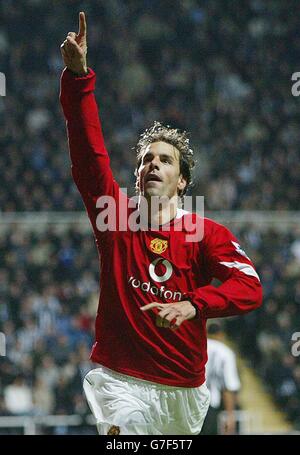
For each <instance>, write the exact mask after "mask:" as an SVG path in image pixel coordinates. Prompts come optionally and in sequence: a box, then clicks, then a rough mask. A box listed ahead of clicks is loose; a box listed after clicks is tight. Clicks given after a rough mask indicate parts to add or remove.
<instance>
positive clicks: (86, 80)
mask: <svg viewBox="0 0 300 455" xmlns="http://www.w3.org/2000/svg"><path fill="white" fill-rule="evenodd" d="M61 53H62V57H63V61H64V64H65V65H66V68H65V69H64V71H63V74H62V77H61V90H60V102H61V105H62V108H63V112H64V115H65V118H66V125H67V133H68V142H69V150H70V157H71V163H72V175H73V178H74V181H75V183H76V185H77V187H78V189H79V191H80V193H81V196H82V198H83V201H84V204H85V206H86V209H87V211H88V215H89V217H90V220H91V222H92V225H93V228H94V230H95V229H96V227H95V220H96V217H97V214H98V213H99V210H97V209H96V202H97V199H98V197H99V196H102V195H109V196H114V197H117V196H118V191H119V187H118V185H117V183H116V182H115V181H114V179H113V176H112V172H111V169H110V164H109V157H108V154H107V150H106V147H105V144H104V139H103V134H102V129H101V123H100V119H99V113H98V107H97V103H96V100H95V96H94V90H95V82H96V75H95V73H94V71H93V70H92V69H91V68H88V67H87V26H86V19H85V14H84V13H83V12H81V13H80V14H79V30H78V33H77V34H76V33H75V32H69V33H68V35H67V37H66V39H65V41H64V42H63V44H62V45H61Z"/></svg>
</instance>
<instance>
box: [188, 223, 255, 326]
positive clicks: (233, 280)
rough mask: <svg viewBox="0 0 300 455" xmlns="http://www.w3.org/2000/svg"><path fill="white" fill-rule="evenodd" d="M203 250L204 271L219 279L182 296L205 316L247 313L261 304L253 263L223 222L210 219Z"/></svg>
mask: <svg viewBox="0 0 300 455" xmlns="http://www.w3.org/2000/svg"><path fill="white" fill-rule="evenodd" d="M210 223H211V224H207V229H206V230H207V231H208V232H206V233H205V236H204V240H203V249H202V254H204V267H205V272H206V273H207V275H208V276H209V277H210V279H212V278H217V279H218V280H220V281H221V282H222V284H221V285H220V286H219V287H215V286H212V285H207V286H203V287H200V288H197V289H195V290H193V291H191V292H188V293H187V294H186V295H185V297H186V298H187V299H189V300H191V301H192V302H193V304H194V305H196V306H197V307H198V308H199V310H200V313H201V315H203V316H204V317H206V318H216V317H224V316H233V315H239V314H243V313H248V312H249V311H252V310H254V309H256V308H258V307H259V306H260V305H261V304H262V286H261V283H260V280H259V277H258V274H257V273H256V271H255V269H254V266H253V263H252V262H251V260H250V259H249V258H248V257H247V255H246V253H245V252H244V251H243V250H242V249H241V247H240V245H239V243H238V241H237V239H236V238H235V237H234V236H233V235H232V234H231V232H230V231H229V230H228V229H226V228H225V227H224V226H222V225H220V224H217V223H213V222H210Z"/></svg>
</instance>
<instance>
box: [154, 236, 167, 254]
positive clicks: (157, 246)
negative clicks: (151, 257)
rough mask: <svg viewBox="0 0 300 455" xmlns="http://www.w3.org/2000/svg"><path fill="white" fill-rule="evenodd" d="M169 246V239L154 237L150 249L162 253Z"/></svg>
mask: <svg viewBox="0 0 300 455" xmlns="http://www.w3.org/2000/svg"><path fill="white" fill-rule="evenodd" d="M167 248H168V240H162V239H153V240H151V242H150V249H151V251H153V253H156V254H161V253H163V252H164V251H166V249H167Z"/></svg>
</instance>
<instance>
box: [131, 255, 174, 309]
mask: <svg viewBox="0 0 300 455" xmlns="http://www.w3.org/2000/svg"><path fill="white" fill-rule="evenodd" d="M160 263H162V265H163V266H164V267H165V269H166V271H165V273H164V274H163V275H157V273H156V271H155V267H156V266H157V264H160ZM172 273H173V267H172V264H171V263H170V262H169V261H168V260H167V259H164V258H156V259H155V260H154V261H152V262H151V264H150V265H149V274H150V277H151V278H152V280H153V281H156V282H157V283H163V282H164V281H167V280H168V279H169V278H170V277H171V276H172ZM128 283H129V284H131V286H132V287H133V288H136V289H137V288H139V289H141V290H142V291H143V292H145V293H147V294H148V293H149V292H150V293H151V294H153V295H156V296H159V297H162V298H164V299H167V300H172V301H178V302H180V301H181V298H182V294H181V292H179V291H171V290H170V289H166V288H165V286H161V287H156V286H153V285H152V284H151V282H150V281H140V280H137V279H136V278H134V277H133V276H131V277H130V278H129V280H128Z"/></svg>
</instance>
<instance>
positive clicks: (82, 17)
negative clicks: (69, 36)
mask: <svg viewBox="0 0 300 455" xmlns="http://www.w3.org/2000/svg"><path fill="white" fill-rule="evenodd" d="M78 36H80V37H82V36H86V19H85V14H84V12H83V11H81V12H80V13H79V30H78Z"/></svg>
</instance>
